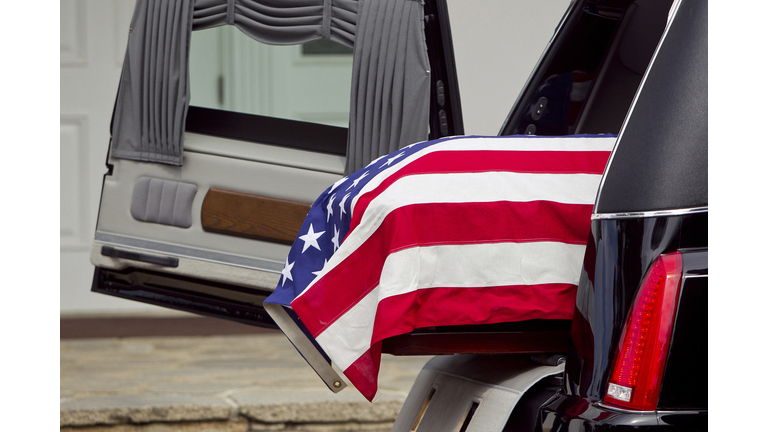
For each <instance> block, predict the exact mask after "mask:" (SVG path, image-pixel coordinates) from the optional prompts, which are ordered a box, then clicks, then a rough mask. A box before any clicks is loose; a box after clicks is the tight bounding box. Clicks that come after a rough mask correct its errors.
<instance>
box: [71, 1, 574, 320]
mask: <svg viewBox="0 0 768 432" xmlns="http://www.w3.org/2000/svg"><path fill="white" fill-rule="evenodd" d="M568 3H569V2H568V0H547V1H540V0H484V1H482V2H477V1H471V0H448V7H449V15H450V17H451V26H452V31H453V36H454V50H455V54H456V58H457V70H458V74H459V86H460V91H461V99H462V106H463V112H464V127H465V132H466V133H467V134H483V135H496V134H497V133H498V132H499V129H500V128H501V125H502V123H503V121H504V119H505V118H506V116H507V114H508V112H509V109H510V108H511V106H512V103H513V102H514V101H515V99H516V97H517V95H518V93H519V92H520V90H521V88H522V86H523V84H524V83H525V81H526V80H527V78H528V75H529V74H530V71H531V69H532V68H533V66H534V65H535V63H536V61H537V60H538V58H539V56H540V54H541V52H542V51H543V49H544V47H545V46H546V44H547V42H548V41H549V39H550V37H551V36H552V33H553V31H554V29H555V27H556V25H557V23H558V22H559V20H560V18H561V16H562V15H563V13H564V12H565V10H566V8H567V6H568ZM133 4H134V0H61V12H60V19H61V21H60V24H61V30H60V38H61V51H60V59H61V60H60V61H61V65H60V84H61V94H60V96H61V102H60V112H61V119H60V131H61V135H60V151H61V157H60V168H61V177H60V181H61V189H60V198H61V207H60V228H61V237H60V244H61V246H60V248H61V251H60V265H61V270H60V310H61V314H75V313H169V312H167V310H166V309H163V308H157V307H154V306H150V305H145V304H142V303H137V302H131V301H127V300H122V299H118V298H114V297H109V296H105V295H101V294H95V293H91V292H90V285H91V278H92V276H93V266H92V265H91V264H90V262H89V259H88V254H89V248H90V244H91V242H92V240H93V233H94V231H95V226H96V215H97V210H98V204H99V194H100V192H101V182H102V176H103V174H104V172H105V171H106V168H105V166H104V162H105V160H106V154H107V147H108V144H109V123H110V119H111V114H112V106H113V104H114V98H115V95H116V92H117V85H118V80H119V77H120V68H121V65H122V59H123V54H124V50H125V44H126V42H127V32H128V27H129V24H130V18H131V13H132V9H133ZM478 5H479V6H478Z"/></svg>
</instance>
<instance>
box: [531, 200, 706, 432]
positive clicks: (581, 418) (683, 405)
mask: <svg viewBox="0 0 768 432" xmlns="http://www.w3.org/2000/svg"><path fill="white" fill-rule="evenodd" d="M707 220H708V214H707V213H706V212H703V213H693V214H688V215H684V216H664V217H648V218H623V219H608V220H595V221H593V222H592V231H591V234H590V239H589V243H588V245H587V252H586V256H585V263H584V269H583V270H582V276H581V281H580V283H579V290H578V293H577V298H576V311H575V314H574V320H573V324H572V326H571V338H572V345H571V346H570V347H569V351H568V355H567V360H566V367H565V374H564V386H563V391H562V393H561V394H560V395H558V396H557V397H556V398H555V399H553V400H552V401H550V403H548V404H547V405H546V406H545V407H544V408H543V409H542V411H541V419H540V421H541V423H540V426H541V427H542V430H543V431H549V430H552V431H556V430H567V431H572V430H601V429H606V430H607V429H610V430H614V429H612V428H614V427H617V426H619V425H622V426H626V427H630V426H631V428H632V429H631V430H642V428H641V429H635V428H636V427H638V426H642V427H650V426H655V425H665V426H667V427H669V428H672V429H671V430H703V429H702V428H701V425H702V423H701V422H702V421H703V422H704V423H703V424H704V425H705V426H704V429H706V415H705V416H704V420H701V418H693V417H697V416H698V417H701V416H700V415H698V412H699V411H702V410H703V411H706V409H707V393H706V386H707V363H706V348H707V345H706V338H707V328H706V320H707V313H706V311H707V309H706V292H707V278H706V274H707V234H706V232H707V229H706V227H707ZM694 228H695V230H694ZM696 232H698V233H699V235H696V234H695V233H696ZM678 250H681V251H682V252H683V269H684V270H683V271H684V280H683V284H682V290H681V295H680V297H679V301H678V304H679V306H678V314H677V317H676V321H675V325H674V327H673V336H672V342H671V346H670V353H669V357H668V358H669V360H668V363H667V366H666V368H665V373H664V380H663V385H662V390H661V395H660V405H659V410H665V409H666V410H686V411H688V410H691V411H694V413H683V412H678V415H677V417H669V422H667V421H661V420H660V419H659V418H658V416H657V413H656V412H653V413H645V414H643V413H628V412H622V410H617V409H613V408H608V407H601V406H600V405H599V404H600V403H601V402H602V400H603V397H604V395H605V393H606V390H607V387H608V379H609V378H610V373H611V368H612V366H613V360H614V357H615V354H616V351H617V349H618V343H619V339H620V337H621V333H622V331H623V328H624V324H625V322H626V319H627V315H628V313H629V310H630V308H631V307H632V302H633V301H634V298H635V294H636V293H637V291H638V289H639V287H640V284H641V282H642V279H643V277H644V275H645V274H646V272H647V271H648V269H649V268H650V266H651V264H652V263H653V261H654V260H655V259H656V258H657V257H658V256H659V255H660V254H663V253H669V252H674V251H678ZM702 357H703V361H702ZM680 416H682V417H680ZM673 420H675V421H673ZM573 422H576V423H579V426H578V427H577V426H576V425H572V424H571V423H573ZM672 423H674V425H673V424H672ZM683 425H688V426H683ZM690 425H696V426H695V427H693V426H692V429H689V428H688V427H689V426H690ZM609 426H610V427H609ZM571 428H573V429H571ZM676 428H677V429H676Z"/></svg>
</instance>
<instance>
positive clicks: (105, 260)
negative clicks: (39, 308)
mask: <svg viewBox="0 0 768 432" xmlns="http://www.w3.org/2000/svg"><path fill="white" fill-rule="evenodd" d="M196 3H197V4H196ZM203 3H204V4H203ZM210 3H215V2H201V1H197V2H190V1H182V0H179V1H175V2H164V3H162V4H161V2H159V1H153V0H139V1H138V2H137V6H136V11H135V12H134V16H133V20H132V23H131V36H130V38H131V39H129V44H128V50H127V53H126V61H125V66H124V69H123V76H122V78H121V83H120V90H119V93H118V97H117V101H116V104H115V112H114V114H113V122H112V142H111V144H110V151H109V156H108V159H107V168H108V172H107V174H106V175H105V176H104V180H103V186H102V195H101V204H100V208H99V218H98V223H97V227H96V233H95V239H94V243H93V245H92V249H91V262H92V263H93V264H94V265H95V266H96V269H95V273H94V278H93V285H92V291H94V292H98V293H103V294H108V295H113V296H117V297H122V298H126V299H131V300H136V301H141V302H146V303H151V304H155V305H159V306H164V307H169V308H172V309H178V310H183V311H188V312H194V313H198V314H202V315H208V316H215V317H219V318H225V319H230V320H235V321H239V322H243V323H247V324H254V325H260V326H266V327H273V326H274V322H273V321H272V320H271V318H270V317H269V315H268V314H266V313H265V312H264V309H263V307H262V302H263V300H264V299H265V298H266V297H267V296H268V295H269V294H270V293H271V292H272V291H273V290H274V287H275V286H276V284H277V283H278V281H279V279H280V275H281V271H282V269H283V266H284V263H285V260H286V256H287V254H288V250H289V247H290V244H291V243H292V242H293V240H294V239H295V238H296V237H297V235H299V232H298V231H299V228H300V226H301V223H302V221H303V219H304V216H305V215H306V213H307V211H308V209H309V207H310V205H311V204H312V202H313V201H314V200H315V198H316V197H317V196H319V195H320V194H321V193H322V192H323V190H325V189H326V188H327V187H328V186H330V185H332V184H334V183H335V182H336V181H338V180H339V179H341V178H342V177H343V176H344V175H345V171H346V172H351V171H353V170H354V169H356V168H358V167H356V166H355V164H358V165H360V164H362V165H365V164H366V163H367V162H369V161H370V160H373V159H375V158H377V157H379V156H381V155H383V154H386V153H388V152H390V151H392V150H394V149H397V148H399V147H402V146H405V145H408V144H410V143H411V142H414V141H419V140H423V139H427V138H433V139H434V138H439V137H443V136H449V135H460V134H462V133H463V127H462V119H461V111H460V103H459V95H458V85H457V82H456V73H455V66H454V64H453V53H452V47H451V41H450V30H449V28H448V19H447V10H446V7H445V2H444V1H436V0H429V1H427V2H426V4H425V5H421V4H420V3H419V2H412V1H402V0H387V1H386V2H385V1H382V2H368V3H365V6H363V5H362V4H361V5H360V7H359V8H358V4H357V2H356V1H351V2H348V3H349V4H350V5H352V6H354V7H352V8H351V9H350V10H341V8H338V7H336V6H335V5H334V6H333V7H332V9H333V10H332V11H330V12H331V13H330V14H325V13H324V10H323V2H322V1H319V2H318V4H319V6H318V8H319V9H317V8H315V9H316V10H315V12H317V11H318V10H319V18H318V17H316V16H315V17H313V16H310V17H298V18H297V17H293V18H291V20H295V19H298V20H304V21H302V22H308V23H310V24H307V25H301V26H298V27H297V28H298V30H294V31H290V32H287V34H277V33H275V32H271V31H266V32H264V29H265V28H266V29H267V30H269V29H271V28H273V27H270V26H274V25H278V24H277V23H276V22H277V21H280V20H281V19H283V18H285V17H284V16H282V15H284V14H283V13H282V12H281V13H277V12H274V16H266V15H263V14H262V12H263V11H262V12H259V13H255V14H254V13H251V12H252V11H251V12H248V11H244V10H241V9H239V8H237V7H234V6H233V5H229V6H227V5H228V4H229V3H228V2H226V1H222V2H220V3H221V5H220V6H221V7H219V8H217V7H210V5H209V4H210ZM285 3H286V4H287V3H289V2H285ZM372 3H375V4H376V5H379V6H378V7H377V6H375V5H372ZM385 3H386V4H389V6H388V7H384V6H383V5H384V4H385ZM390 3H391V4H390ZM274 4H277V3H276V2H275V1H270V5H274ZM162 8H166V9H165V11H161V9H162ZM230 8H231V9H230ZM310 9H311V8H310ZM336 9H339V10H336ZM355 9H358V10H356V11H355ZM285 10H286V11H287V10H288V8H286V9H285ZM179 11H181V12H179ZM222 11H223V12H222ZM286 13H287V12H286ZM174 14H176V15H174ZM387 14H396V15H393V16H387ZM174 16H175V18H174ZM157 17H160V18H162V19H155V18H157ZM324 17H326V18H324ZM330 18H332V19H330ZM174 19H177V21H174ZM254 20H256V21H258V20H261V22H259V23H256V24H254V22H255V21H254ZM158 22H162V23H163V24H158ZM392 22H399V23H406V24H408V26H409V30H408V32H411V33H413V34H412V35H411V37H400V36H401V35H402V34H403V31H402V27H398V28H394V27H393V28H391V29H387V28H386V25H385V24H387V23H392ZM382 23H384V24H382ZM406 24H402V25H406ZM185 26H186V27H185ZM313 26H314V27H313ZM382 26H384V27H382ZM299 27H300V28H299ZM315 27H316V28H315ZM185 28H188V30H187V31H188V33H185V30H184V29H185ZM308 28H309V30H307V29H308ZM382 28H383V30H382ZM374 29H376V31H374ZM192 30H195V31H194V32H193V31H192ZM197 30H200V31H197ZM408 32H405V33H408ZM278 33H279V32H278ZM307 34H308V35H309V36H307ZM249 36H250V37H249ZM386 38H389V39H388V41H389V42H387V39H386ZM398 38H399V39H398ZM254 39H256V40H254ZM392 41H396V42H397V43H398V44H400V45H398V44H393V43H391V42H392ZM414 41H416V42H414ZM424 41H426V45H425V43H424ZM264 42H266V43H264ZM334 42H335V43H334ZM277 45H285V46H277ZM387 47H389V48H387ZM392 47H397V48H396V49H394V51H392V49H393V48H392ZM387 49H389V50H390V51H386V50H387ZM185 50H187V51H188V53H189V55H188V57H184V55H183V53H184V52H185ZM414 50H415V51H416V52H417V53H419V55H418V56H417V58H415V59H411V60H406V61H403V62H402V63H404V64H406V65H407V66H406V70H405V71H404V72H405V77H406V78H405V80H406V81H405V84H402V83H400V84H398V83H396V82H394V83H393V84H390V85H384V86H383V87H382V86H381V82H382V77H381V76H376V74H377V73H379V71H381V70H387V68H386V67H382V64H384V63H381V64H377V63H376V62H375V61H374V59H375V58H379V59H381V60H380V61H381V62H386V61H392V60H391V59H392V58H397V55H400V54H403V53H412V52H413V51H414ZM393 54H394V56H393ZM421 57H423V58H421ZM394 64H395V63H394V62H393V65H394ZM397 64H400V63H397ZM416 70H419V76H418V78H417V77H416V73H415V72H414V71H416ZM374 72H375V73H374ZM409 74H410V75H409ZM394 75H395V76H397V74H394ZM409 76H413V78H409ZM185 77H186V78H185ZM424 77H426V79H425V78H424ZM383 79H388V78H387V77H386V76H385V77H383ZM377 82H378V83H379V84H378V87H377V84H376V83H377ZM350 83H351V85H350ZM409 83H410V84H409ZM411 84H412V85H414V86H416V87H417V88H419V89H420V90H419V91H420V92H421V93H420V94H423V95H424V99H423V100H421V99H419V96H418V95H417V96H415V100H410V101H405V102H403V105H404V107H403V108H402V110H401V111H402V112H401V113H400V114H399V115H400V116H402V117H408V118H416V119H417V120H418V122H417V123H416V124H414V125H410V127H411V129H412V130H414V131H416V132H414V133H412V134H411V135H408V134H407V133H406V132H402V133H400V132H397V133H394V132H391V131H390V132H388V133H384V132H382V131H383V129H382V128H384V127H385V126H386V125H392V124H396V123H397V119H395V120H394V121H393V120H392V119H391V118H390V119H388V118H386V117H387V116H391V113H388V112H385V111H383V110H381V109H379V107H380V106H383V105H387V106H388V105H389V104H391V100H392V95H394V94H396V93H397V91H398V89H399V90H400V91H401V92H402V88H403V85H405V86H406V88H408V86H409V85H411ZM398 85H399V86H400V87H398ZM388 91H389V93H388ZM409 104H410V106H411V107H410V108H409ZM413 106H416V107H419V106H421V107H424V109H421V111H422V112H424V111H425V110H426V109H427V107H428V111H429V115H428V117H427V116H426V114H425V115H423V116H421V117H420V118H421V119H420V120H419V116H414V115H413V113H411V112H409V110H413V108H412V107H413ZM350 107H351V108H350ZM417 114H418V113H417ZM348 126H349V127H348ZM377 128H378V129H377ZM401 129H405V128H400V129H397V130H398V131H399V130H401ZM427 131H428V132H427ZM397 134H400V136H396V135H397ZM382 137H383V138H382ZM392 146H394V147H392ZM350 152H351V153H354V154H355V159H356V160H355V161H351V160H350V158H349V157H347V156H348V155H349V154H350ZM362 165H361V166H362Z"/></svg>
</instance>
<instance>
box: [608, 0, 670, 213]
mask: <svg viewBox="0 0 768 432" xmlns="http://www.w3.org/2000/svg"><path fill="white" fill-rule="evenodd" d="M680 3H681V0H675V2H674V3H672V6H671V7H670V9H669V14H668V15H667V26H666V27H665V28H664V33H663V34H662V35H661V39H659V43H658V45H656V50H655V51H654V52H653V57H651V61H650V62H649V63H648V67H647V68H646V69H645V73H644V74H643V79H642V80H641V81H640V85H639V86H638V87H637V91H636V92H635V97H634V98H633V99H632V104H631V105H630V106H629V111H627V115H626V116H625V117H624V122H623V123H622V124H621V128H620V129H619V135H618V136H617V137H616V145H615V146H614V147H613V151H612V152H611V155H610V156H609V157H608V163H607V164H606V165H605V169H604V170H603V178H602V179H600V186H598V188H597V198H595V208H597V205H598V204H599V203H600V195H602V193H603V185H604V184H605V175H606V174H607V173H608V170H610V169H611V163H612V162H613V157H614V155H615V154H616V150H617V149H618V148H619V144H621V139H622V138H623V137H624V129H625V128H626V127H627V121H628V120H629V118H630V117H632V112H633V111H634V110H635V105H636V104H637V96H638V95H639V94H640V93H641V92H642V91H643V87H644V86H645V81H646V80H647V79H648V72H649V71H650V70H651V68H653V63H655V62H656V56H657V55H658V54H659V50H660V49H661V46H662V45H663V44H664V41H665V40H666V39H667V34H668V33H669V28H670V27H671V26H672V22H673V21H674V20H675V16H676V15H677V10H678V9H679V8H680ZM628 217H631V216H628Z"/></svg>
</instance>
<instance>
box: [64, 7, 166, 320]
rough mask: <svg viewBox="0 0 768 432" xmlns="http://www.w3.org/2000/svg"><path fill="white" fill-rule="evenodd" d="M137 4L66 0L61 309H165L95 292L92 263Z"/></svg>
mask: <svg viewBox="0 0 768 432" xmlns="http://www.w3.org/2000/svg"><path fill="white" fill-rule="evenodd" d="M134 3H135V0H61V9H60V26H61V27H60V41H61V48H60V49H61V51H60V63H61V64H60V85H61V91H60V96H61V100H60V113H61V118H60V131H61V132H60V133H61V134H60V141H59V144H60V152H61V153H60V169H61V174H60V198H61V204H60V209H59V211H60V214H59V215H60V219H59V222H60V229H61V232H60V249H61V250H60V255H59V256H60V266H61V267H60V273H59V278H60V279H59V280H60V311H61V313H62V314H71V313H98V312H109V313H116V312H125V313H137V312H152V311H157V312H161V311H164V309H163V308H158V307H154V306H150V305H145V304H142V303H137V302H131V301H128V300H123V299H118V298H115V297H110V296H105V295H102V294H96V293H91V292H90V288H91V278H92V277H93V266H92V265H91V264H90V261H89V258H88V257H89V253H90V247H91V243H92V241H93V233H94V231H95V230H96V216H97V211H98V205H99V195H100V193H101V182H102V177H103V175H104V173H105V172H106V167H105V161H106V159H107V147H108V145H109V123H110V120H111V118H112V107H113V105H114V102H115V95H116V94H117V86H118V82H119V79H120V70H121V67H122V62H123V55H124V53H125V45H126V43H127V41H128V28H129V26H130V21H131V14H132V12H133V6H134Z"/></svg>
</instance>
